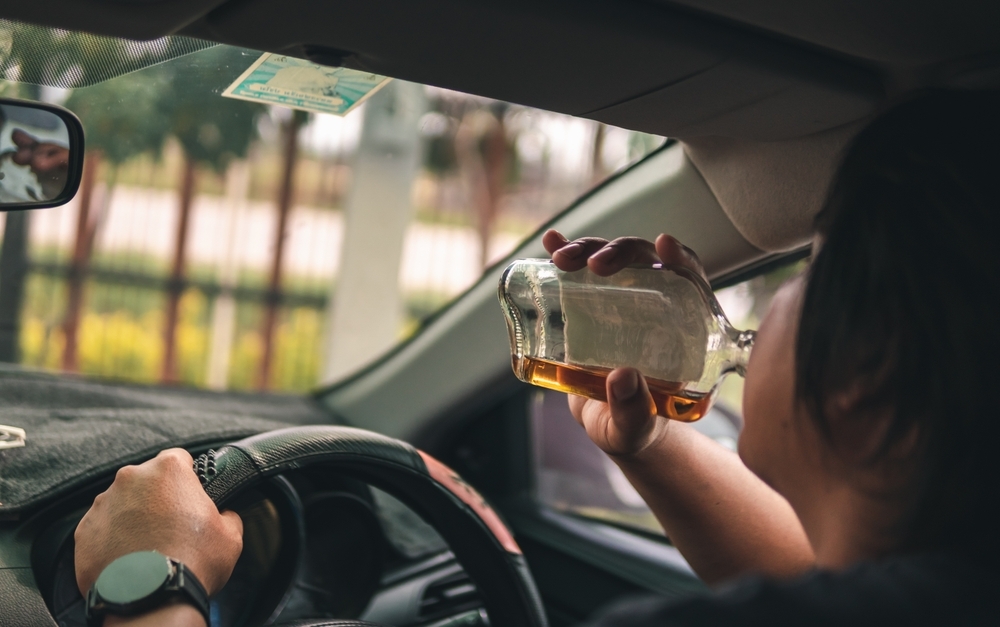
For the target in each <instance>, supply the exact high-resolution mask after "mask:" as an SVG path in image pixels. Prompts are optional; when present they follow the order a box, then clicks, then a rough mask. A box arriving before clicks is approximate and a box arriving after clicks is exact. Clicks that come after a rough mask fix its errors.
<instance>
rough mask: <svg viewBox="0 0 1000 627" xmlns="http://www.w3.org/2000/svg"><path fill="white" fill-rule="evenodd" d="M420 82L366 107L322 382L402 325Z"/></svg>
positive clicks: (352, 366)
mask: <svg viewBox="0 0 1000 627" xmlns="http://www.w3.org/2000/svg"><path fill="white" fill-rule="evenodd" d="M425 109H426V98H425V96H424V88H423V86H421V85H416V84H413V83H406V82H402V81H393V82H391V83H389V84H388V85H386V86H385V87H384V88H383V89H382V90H381V91H379V92H378V93H376V94H375V95H374V96H372V97H371V99H369V100H368V102H367V103H366V104H365V111H364V115H365V119H364V123H363V126H362V130H361V141H360V143H359V145H358V151H357V155H356V157H355V163H354V176H353V183H352V188H351V192H350V195H349V197H348V202H347V209H346V215H345V220H344V244H343V246H342V247H341V260H340V272H339V275H338V276H337V277H336V279H335V280H334V286H333V288H332V290H331V299H330V302H331V306H330V307H329V308H328V309H327V321H326V332H325V337H324V340H323V342H324V346H323V348H324V351H323V355H324V360H323V368H322V370H321V372H320V383H329V382H332V381H335V380H337V379H339V378H341V377H343V376H344V375H347V374H349V373H351V372H353V371H354V370H357V369H358V368H360V367H361V366H363V365H364V364H366V363H368V362H370V361H371V360H373V359H374V358H376V357H378V356H379V355H381V354H382V353H383V352H385V351H386V350H388V349H389V348H390V347H392V346H393V345H394V344H395V343H396V341H397V339H398V337H399V331H400V327H401V324H402V316H403V301H402V297H401V294H400V291H399V265H400V261H401V259H402V253H403V237H404V235H405V234H406V227H407V226H408V225H409V222H410V218H411V215H412V206H411V200H410V194H411V188H412V185H413V179H414V177H415V175H416V173H417V168H418V167H419V166H420V161H421V156H422V152H421V143H420V135H419V131H418V122H419V120H420V117H421V116H422V115H423V113H424V112H425Z"/></svg>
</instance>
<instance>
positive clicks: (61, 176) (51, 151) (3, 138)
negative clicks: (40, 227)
mask: <svg viewBox="0 0 1000 627" xmlns="http://www.w3.org/2000/svg"><path fill="white" fill-rule="evenodd" d="M69 149H70V135H69V129H68V128H67V127H66V123H65V122H64V121H63V120H62V118H60V117H59V116H58V115H56V114H54V113H52V112H50V111H45V110H43V109H35V108H32V107H27V106H20V105H13V104H0V205H6V204H15V203H30V202H44V201H47V200H53V199H55V198H57V197H59V195H60V194H61V193H62V191H63V189H64V188H65V187H66V180H67V175H68V172H69Z"/></svg>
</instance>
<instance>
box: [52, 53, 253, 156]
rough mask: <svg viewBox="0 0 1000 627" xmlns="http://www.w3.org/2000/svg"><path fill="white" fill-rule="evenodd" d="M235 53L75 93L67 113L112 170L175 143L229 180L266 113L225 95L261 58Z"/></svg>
mask: <svg viewBox="0 0 1000 627" xmlns="http://www.w3.org/2000/svg"><path fill="white" fill-rule="evenodd" d="M256 54H257V53H255V52H252V51H247V50H244V49H240V48H231V47H228V46H218V47H214V48H208V49H206V50H202V51H199V52H196V53H193V54H189V55H185V56H183V57H179V58H176V59H173V60H171V61H168V62H165V63H161V64H159V65H156V66H154V67H150V68H146V69H144V70H143V71H141V72H134V73H131V74H126V75H124V76H120V77H118V78H115V79H112V80H109V81H105V82H103V83H98V84H97V85H94V86H92V87H84V88H80V89H75V90H74V91H73V93H72V94H71V95H70V97H69V98H68V99H67V101H66V106H67V107H68V108H69V109H70V110H72V111H74V112H75V113H76V114H77V115H78V116H80V119H81V120H82V121H83V125H84V130H85V132H86V137H87V147H88V148H90V149H98V150H100V151H101V152H102V153H103V154H104V156H105V158H106V159H107V160H108V161H110V162H111V163H112V164H114V165H117V164H121V163H123V162H124V161H127V160H129V159H131V158H132V157H134V156H136V155H140V154H144V153H150V154H152V155H154V156H155V157H158V156H159V154H160V151H161V149H162V147H163V142H164V141H165V139H166V138H167V137H168V136H174V137H176V138H177V140H178V141H179V142H180V144H181V146H182V147H183V149H184V152H185V153H186V154H187V155H188V156H189V157H190V158H191V159H193V160H194V161H195V162H197V163H200V164H203V165H205V166H208V167H210V168H212V169H214V170H215V171H217V172H222V171H223V170H224V169H225V167H226V165H227V164H228V163H229V160H230V159H233V158H243V157H245V156H246V154H247V151H248V150H249V147H250V144H251V143H252V142H253V141H254V140H255V139H256V138H257V124H256V122H257V116H258V115H260V113H261V112H263V111H264V107H263V105H259V104H255V103H251V102H244V101H241V100H233V99H231V98H223V97H222V92H223V90H224V89H225V88H226V87H228V86H229V84H230V83H231V82H232V81H233V80H235V79H236V78H237V77H238V76H239V74H240V73H241V72H243V70H245V69H246V68H247V67H248V66H249V65H250V63H252V62H253V60H254V58H255V57H256Z"/></svg>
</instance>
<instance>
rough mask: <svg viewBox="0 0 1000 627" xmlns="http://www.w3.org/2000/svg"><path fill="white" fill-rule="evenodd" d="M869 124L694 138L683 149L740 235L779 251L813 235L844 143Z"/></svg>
mask: <svg viewBox="0 0 1000 627" xmlns="http://www.w3.org/2000/svg"><path fill="white" fill-rule="evenodd" d="M864 123H865V120H862V121H858V122H855V123H852V124H848V125H845V126H841V127H839V128H836V129H832V130H829V131H825V132H823V133H816V134H813V135H810V136H808V137H800V138H798V139H791V140H786V141H773V142H758V141H750V140H745V139H734V138H722V137H701V138H694V139H690V140H686V141H685V142H684V152H685V153H687V156H688V158H689V159H690V160H691V162H692V163H693V164H694V166H695V167H696V168H697V169H698V171H699V172H701V175H702V177H703V178H704V179H705V182H706V183H708V186H709V188H710V189H711V190H712V193H713V194H715V197H716V199H717V200H718V201H719V204H720V205H721V206H722V209H723V211H725V212H726V215H728V216H729V219H730V221H732V223H733V226H735V227H736V229H737V230H738V231H739V232H740V234H741V235H743V237H744V238H746V240H747V241H748V242H750V243H751V244H753V245H754V246H756V247H758V248H760V249H761V250H766V251H768V252H780V251H786V250H791V249H794V248H798V247H799V246H802V245H803V244H805V243H806V242H808V241H809V238H811V237H812V231H813V219H814V218H815V216H816V214H817V213H818V212H819V210H820V208H822V206H823V202H824V200H825V199H826V193H827V189H828V188H829V186H830V183H831V181H832V180H833V176H834V174H835V173H836V169H837V166H838V165H839V164H840V157H841V154H842V153H843V151H844V147H845V146H846V145H847V144H848V142H850V140H851V139H852V138H853V137H854V135H856V134H857V133H858V131H860V130H861V128H862V127H863V126H864Z"/></svg>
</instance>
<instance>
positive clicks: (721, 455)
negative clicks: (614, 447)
mask: <svg viewBox="0 0 1000 627" xmlns="http://www.w3.org/2000/svg"><path fill="white" fill-rule="evenodd" d="M612 459H614V460H615V462H616V463H617V464H618V466H619V467H620V468H621V469H622V471H623V472H624V473H625V476H626V477H628V479H629V481H631V483H632V485H634V486H635V488H636V490H638V492H639V494H641V495H642V497H643V498H644V499H645V501H646V503H647V504H649V506H650V508H651V509H652V510H653V513H654V514H655V515H656V518H657V519H658V520H659V521H660V524H661V525H663V528H664V530H665V531H666V533H667V536H668V537H669V538H670V539H671V541H672V542H673V543H674V545H675V546H676V547H677V548H678V549H679V550H680V551H681V553H682V554H683V555H684V557H685V558H686V559H687V561H688V563H689V564H691V567H692V568H693V569H694V570H695V572H696V573H697V574H698V575H699V576H700V577H701V578H702V580H704V581H705V582H706V583H708V584H710V585H711V584H716V583H719V582H722V581H726V580H728V579H732V578H733V577H737V576H739V575H743V574H749V573H760V574H766V575H771V576H777V577H782V576H789V575H794V574H798V573H801V572H803V571H805V570H807V569H808V568H810V567H811V566H812V565H813V563H814V556H813V553H812V548H811V547H810V545H809V542H808V540H807V538H806V535H805V532H804V531H803V530H802V525H801V524H800V523H799V520H798V518H797V517H796V515H795V512H794V511H792V508H791V507H790V506H789V505H788V502H787V501H785V499H784V498H782V497H781V496H780V495H779V494H778V493H777V492H775V491H774V490H772V489H771V488H770V487H768V486H767V485H766V484H765V483H764V482H763V481H761V480H760V479H759V478H757V476H756V475H754V474H753V473H752V472H750V471H749V470H748V469H747V468H746V466H744V465H743V462H742V461H740V458H739V456H737V455H736V454H735V453H733V452H731V451H729V450H726V449H725V448H723V447H721V446H719V445H718V444H717V443H716V442H714V441H713V440H711V439H710V438H708V437H706V436H704V435H702V434H700V433H698V432H697V431H695V430H694V429H693V428H691V427H690V426H689V425H685V424H682V423H677V422H674V423H671V424H670V425H669V428H668V429H667V433H666V436H665V437H662V438H660V439H659V440H658V441H657V442H656V443H654V444H652V445H651V446H649V447H648V448H647V449H645V450H643V451H642V452H641V453H639V454H637V455H635V456H630V457H612Z"/></svg>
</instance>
